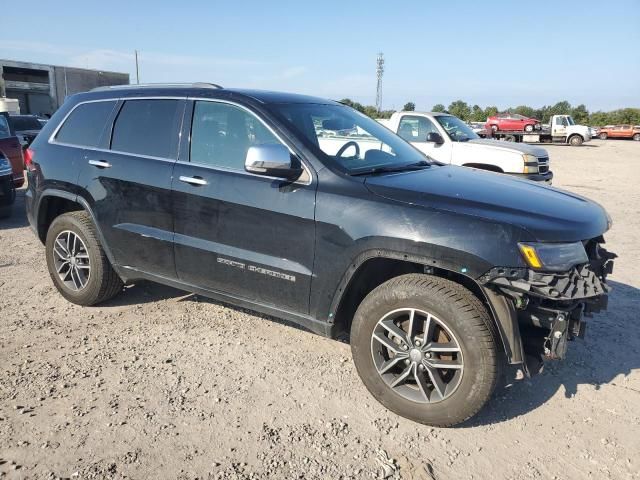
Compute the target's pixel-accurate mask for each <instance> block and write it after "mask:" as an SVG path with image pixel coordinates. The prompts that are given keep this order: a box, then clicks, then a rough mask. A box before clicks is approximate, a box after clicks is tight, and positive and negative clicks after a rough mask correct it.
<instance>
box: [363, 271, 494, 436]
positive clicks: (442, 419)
mask: <svg viewBox="0 0 640 480" xmlns="http://www.w3.org/2000/svg"><path fill="white" fill-rule="evenodd" d="M405 311H407V312H412V311H413V312H414V315H413V316H412V315H411V314H410V313H407V314H406V315H407V316H406V319H404V320H403V317H402V315H404V312H405ZM393 315H400V316H399V317H397V319H395V320H394V319H393V317H392V316H393ZM411 318H414V320H413V323H412V321H411V320H410V319H411ZM389 319H392V320H391V321H392V322H399V321H403V322H404V323H398V324H397V325H400V326H399V327H398V328H399V330H393V328H392V330H393V331H395V332H396V333H400V334H401V335H403V334H406V333H407V331H408V330H412V332H411V334H410V335H408V336H405V337H403V338H404V340H401V339H400V337H395V336H393V335H394V333H390V332H392V330H387V327H385V326H383V325H389V321H390V320H389ZM415 319H419V320H415ZM432 324H433V325H435V326H434V327H430V326H429V325H432ZM394 325H396V324H395V323H394ZM408 325H412V326H413V328H411V327H409V326H408ZM420 328H422V329H423V332H422V333H419V330H420ZM430 328H432V329H439V330H434V333H432V334H429V333H427V332H429V331H430ZM381 333H383V334H384V335H392V337H387V338H393V339H394V340H393V342H394V343H395V345H394V343H391V344H389V345H391V348H392V349H395V348H396V347H402V350H400V349H399V350H398V353H397V354H396V353H393V350H389V349H386V348H387V347H386V346H384V345H386V344H385V343H382V342H380V341H379V340H378V338H380V335H381ZM414 333H415V335H416V336H415V337H412V335H413V334H414ZM434 334H435V336H434ZM420 335H421V337H420ZM395 339H397V340H395ZM405 342H406V345H405ZM437 345H440V347H437ZM456 345H457V346H458V347H459V348H458V350H457V351H456V353H442V352H445V351H450V352H453V351H454V348H455V346H456ZM381 346H382V349H381V348H380V347H381ZM404 346H407V347H408V348H406V349H405V348H404ZM447 346H449V347H447ZM434 347H435V348H436V350H430V348H434ZM438 349H439V350H438ZM438 351H439V352H441V353H438ZM351 352H352V355H353V359H354V362H355V365H356V369H357V371H358V374H359V375H360V378H361V379H362V381H363V382H364V384H365V386H366V387H367V389H368V390H369V392H371V394H372V395H373V396H374V397H375V399H376V400H378V401H379V402H380V403H382V404H383V405H384V406H385V407H387V408H388V409H389V410H391V411H393V412H395V413H397V414H398V415H401V416H403V417H405V418H409V419H411V420H414V421H416V422H420V423H423V424H427V425H433V426H438V427H447V426H452V425H456V424H458V423H461V422H464V421H465V420H467V419H469V418H471V417H472V416H474V415H475V414H476V413H477V412H478V411H479V410H480V409H481V408H482V407H483V406H484V405H485V404H486V403H487V401H488V400H489V398H490V397H491V394H492V393H493V390H494V389H495V387H496V384H497V382H498V379H499V378H500V370H501V363H500V361H499V357H498V351H497V337H496V333H495V328H494V325H493V323H492V320H491V318H490V317H489V314H488V312H487V310H486V308H485V307H484V305H483V304H482V303H481V302H480V301H479V300H478V299H477V298H476V297H475V296H474V295H473V294H472V293H471V292H470V291H469V290H467V289H466V288H464V287H462V286H461V285H459V284H457V283H454V282H452V281H450V280H446V279H443V278H440V277H434V276H431V275H422V274H409V275H402V276H399V277H396V278H393V279H391V280H389V281H387V282H385V283H383V284H382V285H380V286H378V287H377V288H376V289H374V290H373V291H372V292H371V293H369V295H367V296H366V297H365V299H364V300H363V301H362V303H361V304H360V306H359V307H358V310H357V311H356V314H355V316H354V319H353V323H352V325H351ZM385 352H386V353H387V355H386V356H385ZM403 352H404V353H403ZM431 352H432V353H431ZM458 352H459V353H458ZM396 355H397V356H398V358H396ZM405 357H406V358H405ZM392 361H393V362H394V363H393V364H391V366H390V367H389V362H392ZM408 362H409V363H408ZM430 362H435V363H430ZM438 362H440V363H438ZM421 365H422V366H421ZM438 365H440V366H438ZM442 365H445V367H443V366H442ZM449 365H451V366H452V368H447V367H448V366H449ZM385 368H389V369H388V370H385ZM434 368H435V369H436V370H434ZM407 371H409V372H410V373H408V374H407V373H405V372H407ZM434 371H435V372H436V373H434ZM381 372H382V373H381ZM394 375H395V376H394ZM403 375H404V377H403ZM434 375H437V377H434ZM420 376H422V377H420ZM456 376H457V377H456ZM419 377H420V378H419ZM398 378H399V379H400V380H399V381H401V383H400V384H397V385H394V383H395V382H396V381H397V380H398ZM425 380H426V381H425ZM440 392H443V393H442V394H441V393H440Z"/></svg>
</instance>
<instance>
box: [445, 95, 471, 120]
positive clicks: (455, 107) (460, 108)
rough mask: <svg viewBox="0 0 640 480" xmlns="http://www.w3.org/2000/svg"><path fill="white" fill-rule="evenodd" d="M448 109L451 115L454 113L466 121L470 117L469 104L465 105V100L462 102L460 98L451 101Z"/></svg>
mask: <svg viewBox="0 0 640 480" xmlns="http://www.w3.org/2000/svg"><path fill="white" fill-rule="evenodd" d="M448 111H449V113H450V114H451V115H455V116H456V117H458V118H459V119H461V120H465V121H466V120H469V118H470V117H471V109H470V108H469V105H467V102H463V101H462V100H456V101H455V102H451V104H450V105H449V110H448Z"/></svg>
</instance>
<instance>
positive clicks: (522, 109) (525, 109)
mask: <svg viewBox="0 0 640 480" xmlns="http://www.w3.org/2000/svg"><path fill="white" fill-rule="evenodd" d="M509 111H510V112H512V113H517V114H519V115H524V116H525V117H528V118H537V117H536V111H535V109H533V108H532V107H529V106H527V105H519V106H517V107H516V108H512V109H510V110H509ZM538 120H539V119H538Z"/></svg>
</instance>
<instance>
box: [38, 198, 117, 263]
mask: <svg viewBox="0 0 640 480" xmlns="http://www.w3.org/2000/svg"><path fill="white" fill-rule="evenodd" d="M81 210H83V211H86V212H87V213H88V214H89V216H90V217H91V221H92V222H93V227H94V228H95V230H96V234H97V236H98V240H99V241H100V246H101V247H102V249H103V250H104V252H105V254H106V255H107V258H108V259H109V262H111V265H113V267H114V268H117V267H116V264H115V262H114V257H113V255H112V253H111V250H110V248H109V246H108V245H107V244H106V242H105V241H104V236H103V235H102V231H101V230H100V226H99V225H98V222H97V221H96V216H95V214H94V212H93V209H92V208H91V206H90V205H89V202H87V200H86V199H84V198H83V197H82V196H80V195H77V194H74V193H71V192H67V191H64V190H57V189H47V190H45V191H43V192H42V193H41V194H40V196H39V199H38V204H37V207H36V219H37V220H36V221H37V223H36V229H37V233H38V238H39V239H40V241H41V242H42V243H43V244H44V243H45V241H46V238H47V231H48V230H49V227H50V226H51V223H52V222H53V221H54V220H55V219H56V217H59V216H60V215H62V214H64V213H68V212H76V211H81ZM118 273H119V274H120V272H119V271H118Z"/></svg>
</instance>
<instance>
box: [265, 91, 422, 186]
mask: <svg viewBox="0 0 640 480" xmlns="http://www.w3.org/2000/svg"><path fill="white" fill-rule="evenodd" d="M271 107H272V108H273V109H274V110H275V111H276V113H278V114H279V115H280V116H281V117H282V118H283V119H284V120H285V121H286V123H287V124H288V125H289V127H290V128H291V129H292V130H293V131H294V132H295V133H297V134H298V135H299V136H300V137H301V138H302V139H304V140H307V142H305V143H308V144H310V145H309V147H310V148H311V149H312V150H314V153H315V154H316V155H318V156H319V157H320V158H323V159H325V160H327V162H328V163H330V164H332V165H333V166H335V167H337V168H338V169H339V170H341V171H343V172H345V173H348V174H350V175H366V174H374V173H384V172H392V171H394V172H395V171H402V170H413V169H419V168H428V167H429V164H430V162H429V158H428V157H426V156H425V155H423V154H422V153H420V152H419V151H418V150H416V149H415V148H413V147H412V146H411V145H409V144H408V143H407V142H405V141H404V140H402V139H401V138H400V137H398V136H397V135H395V134H394V133H393V132H391V130H389V129H387V128H386V127H383V126H382V125H380V124H379V123H378V122H376V121H375V120H372V119H371V118H369V117H367V116H366V115H363V114H361V113H360V112H358V111H356V110H354V109H352V108H350V107H347V106H344V105H322V104H315V103H286V104H274V105H271Z"/></svg>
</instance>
